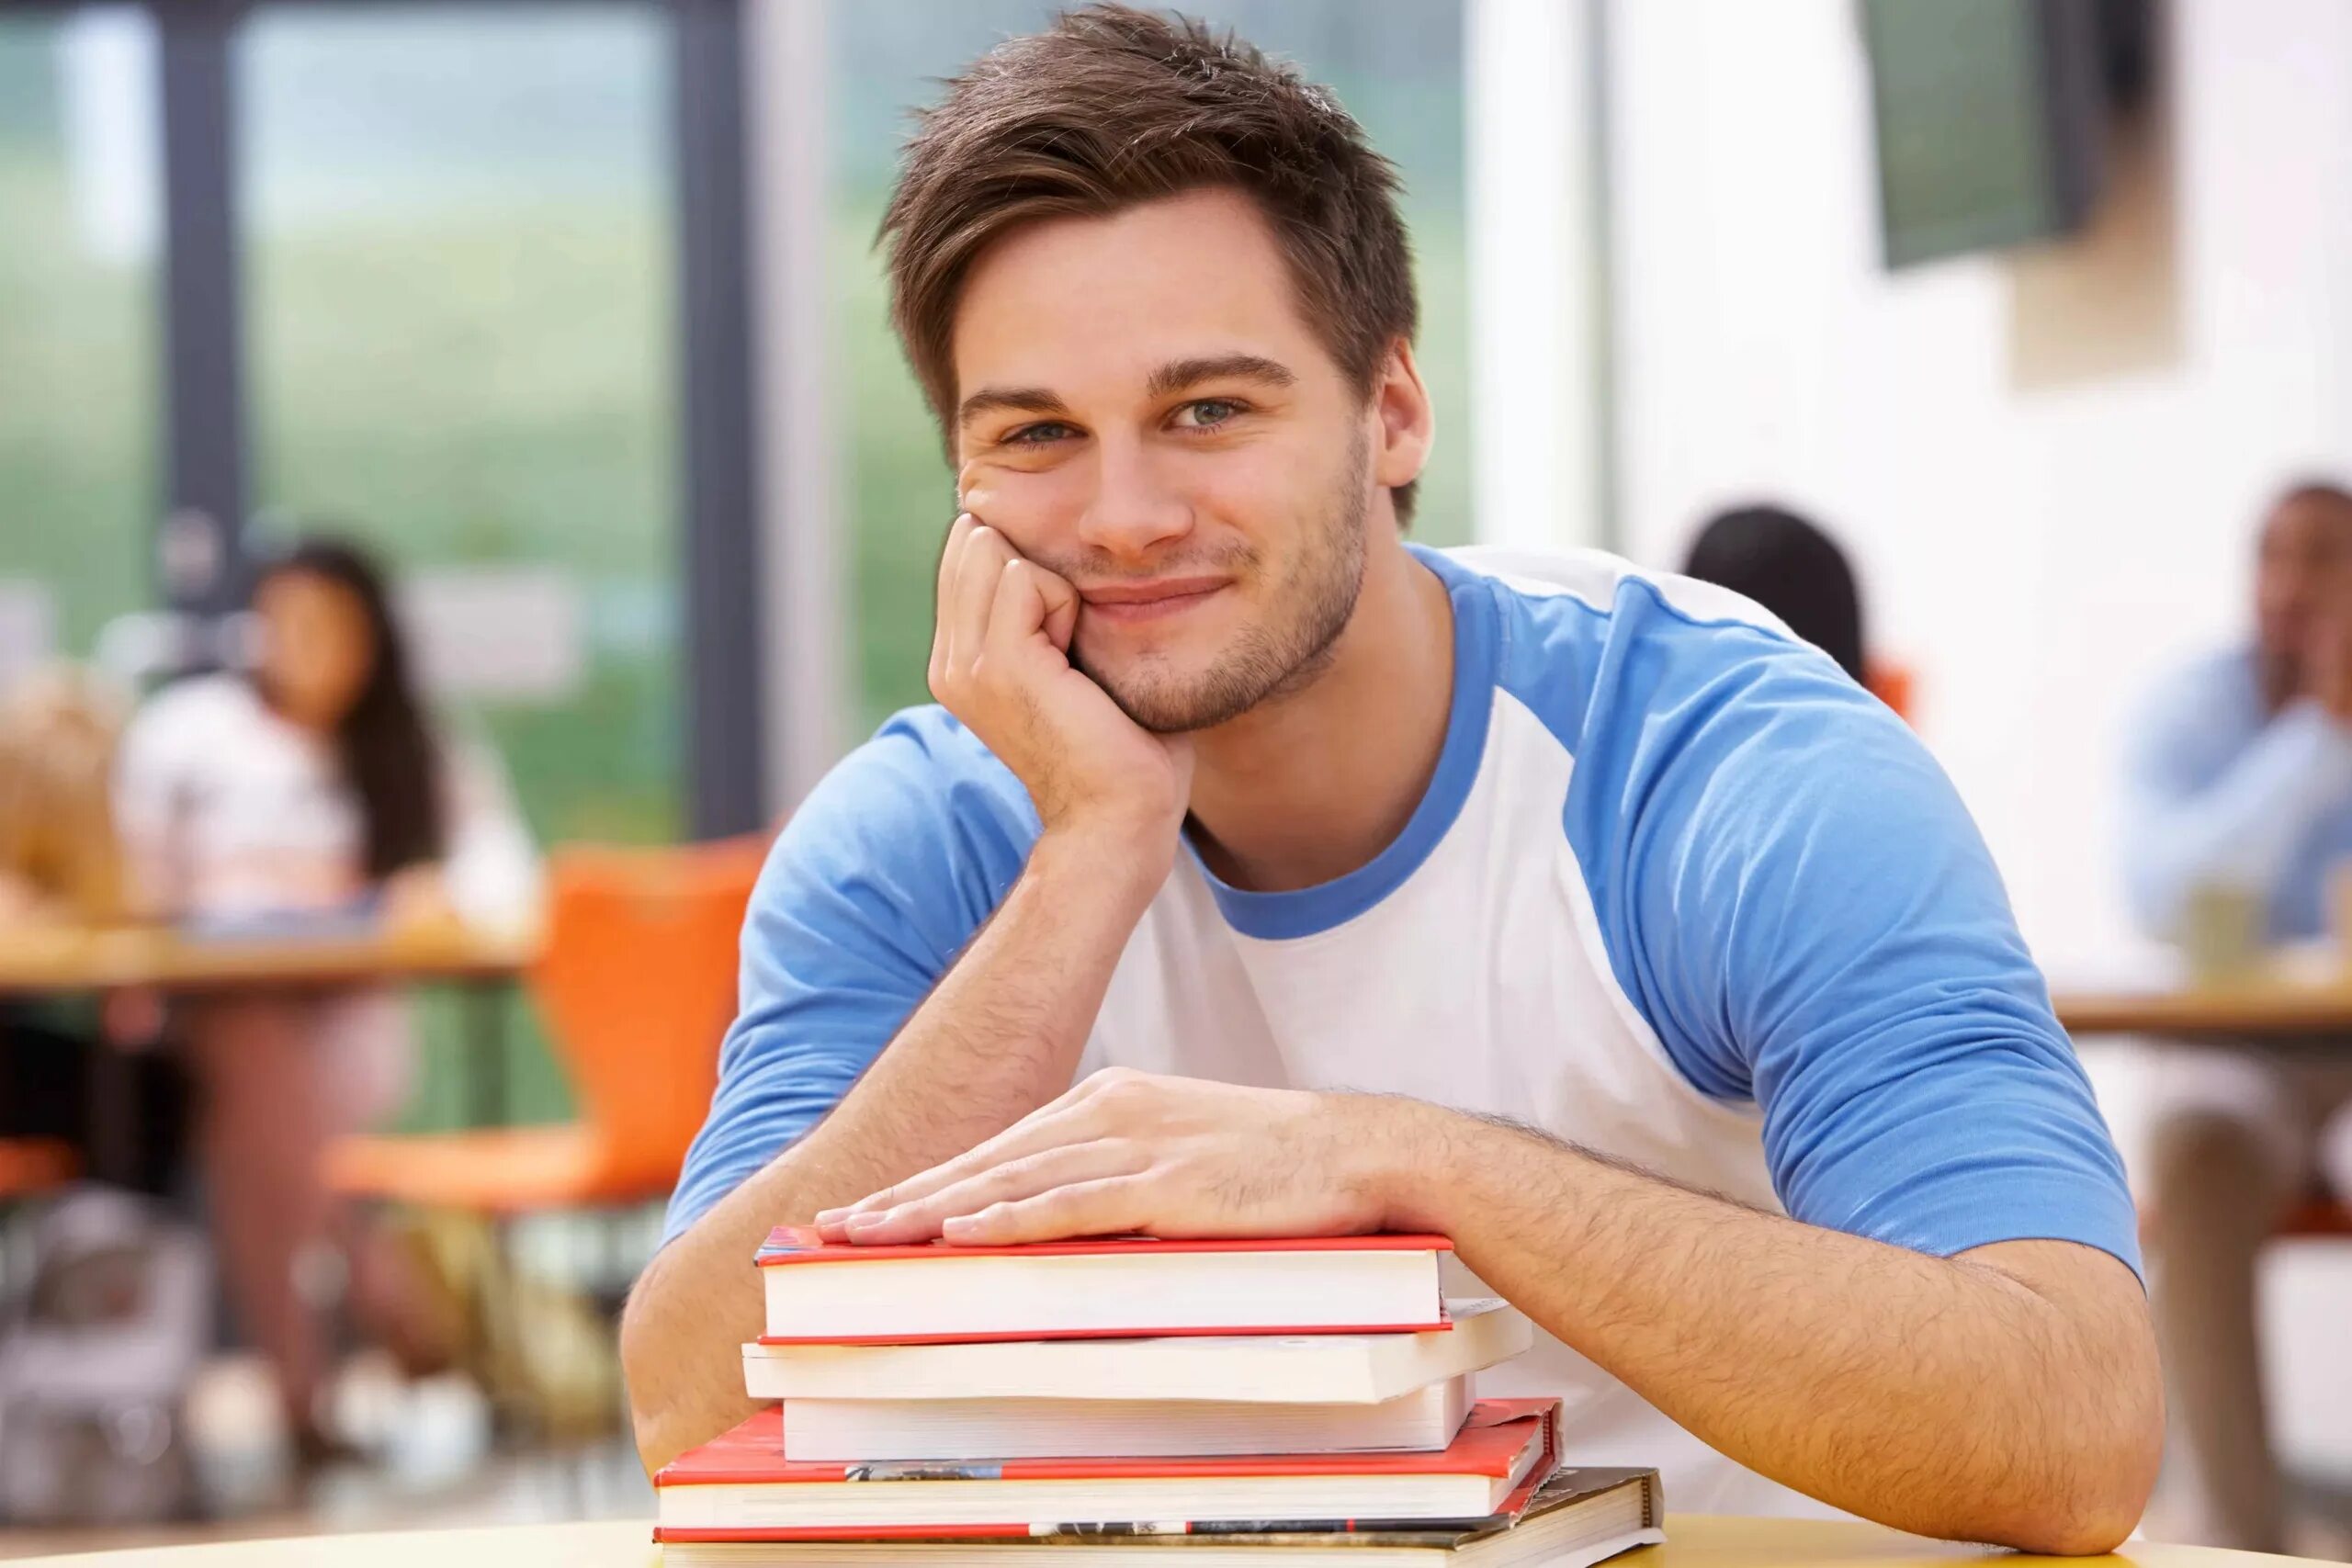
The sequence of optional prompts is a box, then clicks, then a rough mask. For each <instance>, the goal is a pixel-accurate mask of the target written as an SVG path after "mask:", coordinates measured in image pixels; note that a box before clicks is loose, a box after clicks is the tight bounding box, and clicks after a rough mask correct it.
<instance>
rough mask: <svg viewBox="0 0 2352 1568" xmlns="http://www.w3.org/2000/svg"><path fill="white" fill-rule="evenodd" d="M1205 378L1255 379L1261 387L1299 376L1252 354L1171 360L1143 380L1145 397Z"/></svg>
mask: <svg viewBox="0 0 2352 1568" xmlns="http://www.w3.org/2000/svg"><path fill="white" fill-rule="evenodd" d="M1204 381H1255V382H1257V383H1258V384H1259V385H1260V386H1263V387H1289V386H1294V385H1295V384H1296V383H1297V381H1298V378H1297V377H1295V376H1294V375H1292V374H1291V373H1290V369H1289V367H1287V366H1283V365H1278V364H1276V363H1275V362H1274V361H1272V360H1271V359H1268V358H1265V357H1264V356H1262V355H1255V354H1216V355H1206V356H1204V357H1201V358H1196V359H1171V360H1170V361H1169V362H1168V363H1167V364H1165V365H1163V366H1161V367H1159V369H1157V370H1154V371H1153V372H1152V373H1151V378H1150V379H1149V380H1148V381H1147V382H1145V383H1144V390H1145V393H1146V394H1147V395H1148V396H1150V397H1154V398H1165V397H1170V396H1172V395H1173V394H1175V393H1177V392H1181V391H1182V390H1184V389H1186V388H1187V387H1197V386H1199V385H1200V384H1201V383H1202V382H1204Z"/></svg>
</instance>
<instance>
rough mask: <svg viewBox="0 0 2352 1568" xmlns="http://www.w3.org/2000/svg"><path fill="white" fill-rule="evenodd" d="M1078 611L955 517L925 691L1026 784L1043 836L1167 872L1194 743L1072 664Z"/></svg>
mask: <svg viewBox="0 0 2352 1568" xmlns="http://www.w3.org/2000/svg"><path fill="white" fill-rule="evenodd" d="M1079 615H1080V601H1079V596H1078V592H1077V590H1076V589H1074V588H1072V587H1071V586H1070V584H1069V582H1067V581H1064V580H1063V579H1061V578H1059V577H1057V576H1056V575H1054V573H1052V572H1050V571H1048V570H1046V569H1045V568H1043V567H1041V566H1038V565H1037V564H1036V563H1035V562H1034V561H1029V560H1026V559H1023V558H1022V556H1021V555H1020V553H1019V552H1018V551H1016V550H1015V549H1014V548H1013V547H1012V544H1011V543H1010V542H1009V541H1008V540H1007V539H1006V538H1005V536H1003V535H1002V534H1001V533H999V532H998V531H997V530H995V529H993V528H991V527H989V526H988V525H986V524H984V523H982V522H980V521H979V520H978V518H976V517H974V516H972V515H971V514H970V513H966V514H964V515H963V516H960V517H958V518H956V524H955V526H954V527H953V528H951V529H950V530H949V531H948V536H947V546H946V548H945V549H944V551H943V552H942V553H941V555H940V560H939V615H938V622H937V626H936V628H935V630H934V632H933V637H932V650H931V668H930V677H931V691H932V694H933V696H935V697H937V698H938V699H939V701H940V702H941V704H942V705H944V706H945V707H946V709H947V711H948V712H950V713H952V714H954V715H955V716H956V717H957V718H959V719H961V720H962V721H963V722H964V724H965V726H966V727H967V728H969V729H970V730H971V731H972V732H973V733H974V734H975V735H978V737H979V738H980V739H981V740H982V741H984V742H986V743H987V745H988V748H989V750H990V751H992V752H993V753H995V755H996V757H997V760H998V761H1001V762H1003V763H1004V765H1005V766H1006V767H1008V768H1011V769H1012V772H1013V773H1014V775H1015V776H1017V777H1018V778H1019V779H1020V780H1021V782H1022V784H1023V785H1024V786H1026V787H1027V789H1028V791H1029V796H1030V799H1031V800H1032V801H1033V802H1034V803H1035V806H1036V807H1037V815H1038V818H1039V820H1040V822H1041V824H1042V826H1043V828H1044V829H1045V830H1046V832H1049V833H1051V832H1063V833H1074V834H1080V835H1084V836H1092V837H1097V838H1099V840H1100V841H1101V842H1103V843H1104V844H1106V845H1124V846H1128V847H1130V848H1132V849H1133V850H1135V851H1136V852H1140V853H1141V854H1142V855H1143V857H1144V858H1145V859H1148V861H1149V862H1150V863H1151V865H1152V866H1156V868H1157V870H1156V874H1157V875H1159V876H1164V875H1165V874H1167V868H1168V865H1169V864H1170V863H1171V862H1172V860H1173V858H1174V855H1175V844H1176V833H1177V829H1179V828H1180V827H1181V826H1182V822H1183V819H1184V811H1185V807H1186V805H1187V804H1188V802H1189V800H1190V797H1191V792H1192V777H1193V753H1192V746H1191V742H1190V741H1189V740H1187V739H1185V738H1183V737H1182V736H1158V735H1153V734H1150V733H1149V732H1148V731H1146V730H1145V729H1144V728H1142V727H1141V726H1139V725H1137V724H1136V722H1135V721H1134V720H1133V719H1131V718H1129V717H1128V716H1126V715H1125V713H1124V712H1122V711H1121V710H1120V708H1119V706H1118V705H1117V704H1116V703H1114V702H1113V701H1112V700H1111V698H1110V696H1109V694H1107V693H1105V692H1104V691H1103V688H1102V687H1100V686H1098V685H1096V684H1095V683H1094V682H1092V681H1091V680H1089V679H1088V678H1087V677H1086V676H1085V675H1084V674H1082V673H1080V671H1078V670H1077V669H1076V668H1075V667H1074V666H1073V665H1072V664H1071V662H1070V660H1069V646H1070V639H1071V638H1072V637H1074V636H1075V635H1076V633H1077V628H1078V617H1079ZM1139 869H1143V870H1145V871H1147V872H1148V871H1150V867H1141V868H1139Z"/></svg>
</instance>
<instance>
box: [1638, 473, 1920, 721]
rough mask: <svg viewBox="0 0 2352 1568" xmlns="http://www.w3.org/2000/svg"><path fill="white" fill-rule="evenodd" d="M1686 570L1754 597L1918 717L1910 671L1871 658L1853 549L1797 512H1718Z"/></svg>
mask: <svg viewBox="0 0 2352 1568" xmlns="http://www.w3.org/2000/svg"><path fill="white" fill-rule="evenodd" d="M1682 574H1683V575H1684V576H1685V577H1695V578H1697V579H1699V580H1700V581H1702V582H1712V583H1714V584H1715V585H1716V586H1717V587H1720V588H1728V589H1730V590H1731V591H1732V592H1735V593H1739V594H1743V595H1745V596H1746V597H1747V598H1750V599H1753V600H1754V601H1756V603H1758V604H1761V605H1763V606H1764V607H1765V608H1766V609H1768V610H1770V611H1771V612H1772V614H1774V615H1778V616H1780V617H1781V624H1782V625H1784V626H1787V627H1788V628H1789V630H1791V631H1792V632H1794V633H1795V634H1796V635H1797V636H1799V637H1803V638H1804V640H1805V641H1807V642H1809V643H1811V644H1813V646H1814V647H1815V648H1817V649H1821V651H1822V652H1824V653H1826V654H1827V655H1829V657H1830V658H1832V659H1834V660H1837V661H1838V668H1839V669H1840V670H1843V671H1845V672H1846V673H1847V674H1849V675H1850V676H1852V677H1853V678H1854V680H1855V681H1856V682H1857V683H1859V684H1860V686H1862V687H1863V689H1864V690H1866V691H1868V692H1869V693H1870V694H1871V695H1872V696H1875V697H1876V698H1878V700H1879V701H1881V702H1883V703H1884V704H1885V705H1887V706H1889V707H1891V708H1893V709H1894V711H1895V712H1896V713H1898V714H1901V715H1902V716H1904V717H1905V718H1908V717H1910V711H1909V709H1910V685H1911V682H1910V678H1909V676H1908V675H1907V674H1906V673H1905V672H1904V671H1899V670H1894V669H1891V668H1889V667H1887V666H1884V665H1882V664H1880V663H1878V662H1877V661H1876V660H1873V659H1871V657H1870V654H1869V651H1868V649H1867V646H1866V643H1865V640H1864V638H1863V636H1862V623H1863V616H1862V595H1861V590H1860V587H1859V586H1858V585H1857V584H1856V582H1855V580H1854V569H1853V567H1852V565H1851V564H1850V563H1849V562H1848V560H1847V559H1846V552H1845V551H1844V550H1841V549H1839V548H1838V543H1837V541H1836V540H1834V539H1832V538H1831V537H1830V536H1828V535H1827V534H1825V533H1823V532H1822V531H1821V530H1820V529H1819V528H1817V527H1815V525H1813V524H1811V523H1808V522H1806V521H1805V520H1804V518H1802V517H1800V516H1798V515H1797V514H1796V513H1793V512H1791V511H1788V510H1787V509H1786V508H1784V507H1779V506H1770V505H1758V506H1739V507H1734V508H1732V509H1731V510H1730V511H1727V512H1720V513H1716V514H1715V515H1714V516H1713V518H1711V519H1709V521H1708V523H1707V525H1706V526H1705V527H1703V528H1702V529H1700V530H1699V536H1698V537H1697V538H1696V539H1694V540H1693V541H1691V555H1690V558H1689V559H1687V560H1686V561H1685V562H1684V563H1683V566H1682Z"/></svg>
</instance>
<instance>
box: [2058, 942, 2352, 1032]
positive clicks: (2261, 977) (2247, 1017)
mask: <svg viewBox="0 0 2352 1568" xmlns="http://www.w3.org/2000/svg"><path fill="white" fill-rule="evenodd" d="M2051 1000H2052V1003H2053V1004H2055V1006H2056V1008H2057V1012H2058V1021H2059V1022H2061V1023H2063V1024H2064V1025H2065V1026H2066V1030H2067V1032H2069V1033H2071V1034H2146V1035H2152V1036H2154V1037H2155V1038H2157V1039H2159V1040H2164V1039H2170V1040H2197V1041H2203V1042H2208V1043H2212V1042H2233V1041H2234V1042H2246V1041H2256V1040H2259V1041H2265V1042H2277V1043H2293V1042H2295V1041H2298V1040H2312V1041H2324V1040H2327V1039H2329V1038H2330V1037H2333V1038H2334V1040H2335V1042H2336V1043H2339V1044H2341V1043H2345V1042H2346V1041H2352V953H2347V952H2346V949H2345V948H2344V947H2343V946H2340V945H2338V944H2336V943H2334V942H2328V943H2318V944H2311V945H2306V946H2303V947H2301V948H2296V949H2292V950H2290V951H2288V952H2285V953H2278V954H2276V955H2274V956H2273V957H2272V958H2271V959H2270V960H2269V961H2268V962H2267V964H2265V965H2264V966H2263V967H2262V968H2260V969H2257V970H2256V971H2255V972H2254V973H2252V974H2249V975H2246V976H2243V977H2233V978H2232V979H2229V980H2209V981H2203V982H2190V981H2188V980H2185V979H2177V978H2175V979H2167V978H2164V977H2161V976H2158V977H2147V976H2139V977H2135V979H2134V981H2133V982H2132V983H2131V984H2127V985H2111V984H2092V985H2083V986H2060V987H2057V988H2056V991H2055V994H2054V995H2053V996H2052V998H2051Z"/></svg>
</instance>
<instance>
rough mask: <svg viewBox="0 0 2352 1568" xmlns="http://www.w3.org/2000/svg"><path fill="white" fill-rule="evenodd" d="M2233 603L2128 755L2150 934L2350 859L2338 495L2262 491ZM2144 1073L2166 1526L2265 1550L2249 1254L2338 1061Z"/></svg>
mask: <svg viewBox="0 0 2352 1568" xmlns="http://www.w3.org/2000/svg"><path fill="white" fill-rule="evenodd" d="M2254 611H2255V615H2254V624H2255V636H2254V643H2253V646H2252V647H2250V648H2245V647H2241V648H2237V649H2230V650H2228V651H2227V652H2223V653H2220V654H2214V655H2209V656H2208V657H2206V658H2204V659H2202V660H2199V661H2198V662H2197V663H2195V664H2193V665H2191V666H2189V667H2188V669H2186V670H2183V671H2175V672H2174V673H2172V674H2171V675H2170V676H2169V677H2167V678H2166V679H2165V681H2164V682H2162V683H2161V684H2159V685H2158V686H2157V688H2156V689H2155V691H2154V693H2152V694H2151V697H2150V701H2149V703H2148V705H2147V709H2146V711H2145V713H2144V714H2143V716H2142V718H2141V721H2140V729H2139V733H2138V737H2137V739H2136V742H2135V744H2134V745H2133V747H2132V749H2131V758H2130V761H2129V765H2128V779H2127V785H2126V787H2127V806H2128V809H2127V814H2126V831H2125V835H2124V850H2125V854H2126V860H2125V864H2124V872H2125V876H2126V879H2127V882H2128V885H2129V886H2130V890H2131V901H2132V905H2133V908H2134V911H2135V913H2136V914H2137V915H2138V917H2139V919H2140V923H2141V925H2142V927H2143V929H2144V930H2145V931H2147V932H2148V934H2149V935H2151V936H2153V937H2155V938H2156V939H2158V940H2159V941H2165V942H2177V941H2181V940H2182V939H2183V938H2184V936H2185V935H2186V934H2187V933H2186V931H2185V927H2186V926H2187V925H2188V923H2189V920H2190V918H2191V917H2190V913H2189V911H2190V908H2191V906H2192V904H2193V903H2194V902H2195V901H2196V900H2197V899H2198V898H2199V897H2213V896H2219V897H2223V898H2232V897H2234V898H2236V899H2240V900H2244V901H2245V903H2246V904H2247V905H2248V906H2249V908H2248V913H2249V915H2250V916H2251V919H2252V924H2253V928H2254V931H2255V934H2256V935H2257V936H2258V937H2259V938H2260V939H2261V940H2263V941H2265V942H2297V941H2311V940H2313V939H2316V938H2321V937H2324V936H2325V935H2326V933H2327V929H2328V911H2327V886H2328V883H2329V881H2330V879H2331V878H2332V877H2334V876H2335V875H2337V874H2342V872H2343V871H2344V868H2346V867H2347V866H2352V493H2347V492H2346V491H2343V490H2342V489H2339V488H2338V487H2336V486H2334V485H2328V484H2306V485H2301V486H2298V487H2296V488H2295V489H2293V490H2290V491H2288V492H2287V493H2286V494H2284V495H2282V496H2280V497H2279V498H2278V501H2277V502H2275V503H2274V504H2273V505H2272V506H2271V508H2270V512H2269V514H2268V516H2267V518H2266V519H2265V520H2264V523H2263V526H2262V536H2261V546H2260V550H2259V554H2258V556H2257V558H2256V567H2255V605H2254ZM2148 1069H2149V1073H2150V1084H2149V1087H2150V1091H2151V1093H2150V1099H2151V1100H2152V1102H2153V1103H2152V1105H2151V1112H2152V1114H2151V1117H2150V1122H2151V1125H2150V1134H2151V1136H2150V1142H2149V1148H2148V1160H2147V1166H2146V1169H2145V1173H2144V1174H2145V1176H2146V1178H2147V1198H2148V1218H2149V1251H2150V1255H2151V1261H2152V1262H2153V1263H2154V1265H2155V1286H2156V1290H2155V1306H2156V1318H2157V1322H2158V1324H2159V1325H2160V1326H2161V1328H2162V1330H2163V1342H2164V1347H2165V1364H2166V1367H2167V1368H2168V1370H2169V1371H2170V1372H2171V1375H2172V1378H2173V1382H2174V1387H2175V1389H2176V1391H2177V1404H2176V1409H2177V1415H2178V1416H2179V1419H2180V1426H2181V1430H2182V1435H2183V1436H2184V1437H2185V1438H2187V1439H2188V1441H2187V1442H2186V1444H2185V1445H2184V1454H2185V1457H2187V1458H2188V1461H2189V1463H2188V1465H2187V1466H2186V1467H2185V1471H2186V1474H2187V1477H2188V1480H2189V1481H2190V1482H2191V1483H2192V1484H2191V1485H2190V1486H2189V1487H2188V1499H2187V1500H2188V1501H2189V1503H2190V1505H2191V1507H2192V1508H2193V1510H2194V1513H2195V1517H2193V1518H2192V1519H2190V1520H2188V1521H2187V1522H2186V1525H2185V1528H2186V1529H2187V1530H2188V1532H2189V1533H2190V1534H2192V1535H2195V1536H2199V1537H2201V1538H2203V1539H2204V1540H2208V1541H2210V1542H2211V1543H2212V1544H2214V1545H2217V1546H2234V1547H2240V1548H2243V1549H2245V1550H2247V1551H2285V1550H2287V1542H2288V1532H2289V1529H2290V1524H2291V1521H2290V1520H2289V1518H2288V1517H2287V1510H2286V1497H2285V1495H2284V1491H2283V1489H2282V1487H2281V1486H2280V1484H2279V1476H2278V1463H2277V1461H2276V1460H2275V1459H2274V1458H2273V1457H2272V1455H2271V1452H2270V1435H2269V1431H2268V1424H2267V1421H2266V1420H2265V1419H2264V1416H2263V1402H2262V1369H2261V1363H2260V1359H2259V1358H2258V1357H2257V1355H2256V1344H2255V1305H2254V1272H2255V1259H2256V1254H2257V1253H2258V1252H2259V1251H2260V1250H2261V1247H2262V1244H2263V1242H2264V1241H2265V1240H2266V1239H2267V1237H2268V1236H2269V1235H2270V1232H2271V1231H2272V1229H2273V1228H2274V1227H2275V1226H2276V1225H2277V1224H2278V1217H2279V1215H2280V1213H2282V1212H2283V1211H2284V1210H2285V1209H2286V1208H2287V1206H2288V1205H2289V1204H2290V1202H2292V1201H2294V1200H2295V1199H2297V1198H2299V1197H2301V1195H2302V1194H2303V1192H2304V1191H2305V1190H2306V1188H2307V1184H2308V1183H2309V1182H2310V1180H2311V1179H2312V1174H2313V1166H2314V1164H2315V1163H2316V1162H2315V1160H2314V1157H2313V1156H2314V1155H2315V1153H2316V1152H2317V1150H2318V1149H2319V1147H2320V1146H2322V1144H2323V1134H2324V1132H2325V1131H2326V1130H2327V1127H2328V1123H2329V1122H2330V1121H2331V1120H2332V1119H2333V1118H2335V1117H2336V1116H2338V1115H2339V1114H2340V1113H2341V1112H2342V1111H2343V1109H2344V1107H2345V1106H2346V1105H2347V1104H2352V1064H2347V1063H2346V1062H2345V1060H2344V1059H2343V1057H2342V1056H2341V1055H2330V1054H2328V1053H2325V1052H2313V1051H2309V1050H2302V1051H2295V1050H2289V1051H2280V1052H2275V1053H2269V1054H2264V1053H2261V1052H2258V1051H2256V1050H2254V1049H2251V1048H2248V1047H2243V1046H2241V1047H2233V1048H2229V1049H2212V1048H2199V1047H2196V1046H2190V1045H2186V1044H2177V1045H2165V1046H2163V1047H2161V1048H2159V1049H2158V1050H2156V1051H2155V1052H2154V1055H2153V1056H2152V1059H2151V1060H2150V1061H2149V1063H2148ZM2338 1144H2339V1145H2340V1146H2352V1145H2343V1144H2342V1140H2341V1139H2339V1140H2338ZM2342 1179H2343V1177H2342V1175H2340V1174H2339V1176H2338V1180H2339V1183H2340V1182H2341V1181H2342ZM2343 1190H2345V1191H2347V1192H2352V1187H2346V1188H2344V1189H2343Z"/></svg>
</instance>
